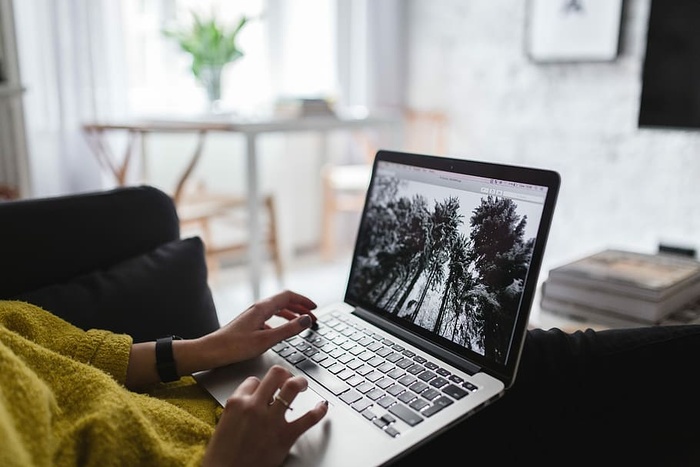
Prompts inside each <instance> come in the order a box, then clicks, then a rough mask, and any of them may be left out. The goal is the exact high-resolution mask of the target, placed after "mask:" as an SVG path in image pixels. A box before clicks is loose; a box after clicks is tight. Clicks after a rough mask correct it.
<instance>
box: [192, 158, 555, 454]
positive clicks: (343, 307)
mask: <svg viewBox="0 0 700 467" xmlns="http://www.w3.org/2000/svg"><path fill="white" fill-rule="evenodd" d="M559 185H560V177H559V175H558V174H557V173H556V172H554V171H551V170H545V169H538V168H532V167H519V166H513V165H502V164H496V163H489V162H479V161H470V160H463V159H457V158H451V157H443V156H435V155H424V154H411V153H405V152H396V151H388V150H380V151H378V152H377V154H376V156H375V159H374V163H373V166H372V175H371V179H370V184H369V189H368V192H367V196H366V201H365V206H364V209H363V212H362V217H361V220H360V226H359V230H358V233H357V238H356V243H355V249H354V252H353V257H352V261H351V267H350V272H349V277H348V281H347V285H346V291H345V297H344V299H343V300H342V301H338V303H333V304H329V305H326V306H322V307H319V309H318V310H316V311H315V314H316V316H317V317H318V322H317V326H314V328H312V329H307V330H305V331H303V332H302V333H301V334H299V335H297V336H294V337H292V338H290V339H288V340H286V341H283V342H281V343H279V344H278V345H276V346H275V347H274V348H272V349H270V350H269V351H267V352H266V353H265V354H263V355H262V356H260V357H258V358H255V359H253V360H249V361H246V362H241V363H238V364H234V365H230V366H227V367H223V368H217V369H214V370H210V371H206V372H201V373H198V374H196V375H195V378H196V379H197V380H198V382H199V383H200V384H201V385H203V386H204V388H206V389H207V390H208V391H209V392H210V393H211V394H212V395H213V396H214V397H215V398H216V399H217V400H218V401H219V403H221V404H222V405H224V404H225V402H226V398H227V397H228V396H229V395H230V394H231V393H232V392H233V390H234V388H235V387H236V386H237V385H238V384H239V383H240V382H241V381H243V380H244V379H245V378H246V377H247V376H249V375H252V374H255V375H258V376H260V377H262V376H263V375H264V374H265V372H266V371H267V369H268V368H269V367H270V366H271V365H272V364H281V365H283V366H285V367H287V368H288V369H289V370H290V371H291V372H292V373H294V374H298V375H303V376H305V377H306V378H307V380H308V381H309V388H308V389H307V390H306V391H304V392H302V393H300V394H299V395H298V396H297V397H296V399H295V400H294V401H293V402H292V404H291V406H292V407H293V408H294V410H291V411H287V412H286V413H287V417H288V419H289V420H291V419H293V418H294V417H297V416H299V415H301V414H302V413H303V412H305V411H306V410H307V409H308V408H311V407H313V406H315V405H316V403H317V402H318V401H320V400H322V399H325V400H327V401H329V411H328V414H327V415H326V417H325V418H324V419H323V420H322V421H321V422H320V423H319V424H318V425H316V426H314V427H312V428H311V429H310V430H309V431H308V432H306V433H305V434H304V435H302V437H301V438H300V439H299V440H298V441H297V442H296V443H295V445H294V446H293V448H292V450H291V452H290V455H289V457H288V458H287V460H286V465H304V466H312V465H313V466H333V467H342V466H358V465H385V464H390V463H391V462H392V461H396V460H398V459H401V458H403V457H405V456H410V453H411V451H412V450H413V449H415V448H417V447H418V446H420V445H422V444H423V443H425V442H427V441H428V440H430V439H432V438H433V437H435V436H437V435H439V434H440V433H441V432H443V431H445V430H448V429H450V427H452V426H454V425H455V424H457V423H459V422H461V421H463V420H464V419H465V418H467V417H469V416H470V415H471V414H474V413H475V412H476V411H478V410H481V409H483V408H484V407H487V406H488V405H489V404H491V403H494V402H495V401H497V400H498V399H499V398H500V397H501V396H502V395H503V394H504V393H505V391H507V390H508V388H509V387H510V386H511V385H512V384H513V382H514V380H515V377H516V373H517V369H518V362H519V359H520V354H521V351H522V346H523V342H524V337H525V332H526V329H527V323H528V318H529V314H530V308H531V305H532V302H533V296H534V293H535V290H536V285H537V277H538V273H539V270H540V265H541V262H542V257H543V254H544V250H545V244H546V241H547V237H548V234H549V229H550V224H551V221H552V216H553V213H554V207H555V203H556V199H557V195H558V192H559ZM312 298H313V297H312Z"/></svg>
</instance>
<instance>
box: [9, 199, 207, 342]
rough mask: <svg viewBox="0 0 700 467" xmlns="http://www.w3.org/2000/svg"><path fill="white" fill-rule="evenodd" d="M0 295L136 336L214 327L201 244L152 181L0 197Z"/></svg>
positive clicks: (87, 325) (187, 333) (187, 334)
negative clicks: (185, 231) (184, 230)
mask: <svg viewBox="0 0 700 467" xmlns="http://www.w3.org/2000/svg"><path fill="white" fill-rule="evenodd" d="M0 226H2V227H1V228H0V258H2V268H0V299H16V300H24V301H27V302H30V303H33V304H35V305H39V306H41V307H42V308H44V309H46V310H48V311H50V312H52V313H53V314H55V315H58V316H60V317H61V318H63V319H65V320H66V321H68V322H70V323H72V324H74V325H76V326H78V327H80V328H82V329H85V330H87V329H91V328H99V329H108V330H110V331H114V332H118V333H125V334H129V335H131V336H132V337H133V339H134V341H135V342H143V341H149V340H155V339H157V338H159V337H163V336H167V335H178V336H181V337H183V338H195V337H199V336H201V335H204V334H207V333H209V332H211V331H213V330H215V329H218V327H219V325H220V324H219V320H218V316H217V313H216V307H215V304H214V300H213V297H212V293H211V290H210V288H209V285H208V282H207V266H206V261H205V254H204V245H203V243H202V240H201V239H200V238H199V237H190V238H181V235H180V223H179V219H178V215H177V212H176V210H175V205H174V202H173V200H172V199H171V198H170V197H169V196H168V195H167V194H165V193H164V192H162V191H160V190H159V189H157V188H154V187H151V186H133V187H120V188H116V189H112V190H106V191H99V192H85V193H79V194H71V195H63V196H55V197H46V198H35V199H21V200H10V201H0Z"/></svg>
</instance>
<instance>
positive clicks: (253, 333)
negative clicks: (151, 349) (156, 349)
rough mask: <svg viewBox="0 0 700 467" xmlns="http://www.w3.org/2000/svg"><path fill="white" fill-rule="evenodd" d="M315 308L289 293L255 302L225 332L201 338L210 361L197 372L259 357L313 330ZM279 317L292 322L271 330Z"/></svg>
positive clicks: (301, 297) (226, 326) (307, 301)
mask: <svg viewBox="0 0 700 467" xmlns="http://www.w3.org/2000/svg"><path fill="white" fill-rule="evenodd" d="M315 308H316V304H315V303H314V302H313V301H311V300H310V299H309V298H307V297H305V296H303V295H300V294H297V293H294V292H291V291H288V290H287V291H284V292H281V293H279V294H277V295H273V296H272V297H269V298H266V299H264V300H261V301H259V302H257V303H254V304H253V305H252V306H250V307H249V308H248V309H247V310H245V311H243V312H242V313H241V314H240V315H238V316H237V317H236V318H234V319H233V320H231V321H230V322H229V323H228V324H226V325H225V326H223V327H222V328H221V329H218V330H217V331H214V332H212V333H211V334H208V335H207V336H204V337H202V338H201V341H202V342H201V343H200V344H199V347H200V351H201V352H203V353H204V355H202V356H203V357H204V356H206V360H205V361H203V362H202V364H201V365H198V366H199V367H200V368H197V369H198V370H205V369H210V368H215V367H219V366H224V365H228V364H230V363H235V362H240V361H243V360H248V359H250V358H253V357H257V356H258V355H260V354H262V353H263V352H265V351H266V350H267V349H269V348H270V347H272V346H273V345H275V344H277V343H278V342H280V341H282V340H284V339H286V338H288V337H291V336H293V335H295V334H299V333H300V332H301V331H303V330H304V329H306V328H308V327H310V326H311V324H312V323H313V322H314V321H315V320H316V317H315V316H314V315H313V313H312V310H314V309H315ZM275 315H276V316H280V317H282V318H286V319H287V320H288V322H286V323H283V324H280V325H279V326H277V327H270V326H269V325H268V324H267V322H268V320H269V319H270V318H272V317H273V316H275ZM176 361H177V355H176Z"/></svg>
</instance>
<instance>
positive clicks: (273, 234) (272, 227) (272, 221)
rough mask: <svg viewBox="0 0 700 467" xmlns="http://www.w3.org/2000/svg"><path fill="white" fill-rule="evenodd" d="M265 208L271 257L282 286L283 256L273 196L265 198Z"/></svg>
mask: <svg viewBox="0 0 700 467" xmlns="http://www.w3.org/2000/svg"><path fill="white" fill-rule="evenodd" d="M265 207H266V209H267V216H268V224H269V226H268V228H269V233H268V240H267V243H268V247H269V250H270V256H272V260H273V262H274V263H275V272H276V273H277V279H278V280H279V282H280V284H281V283H282V279H283V274H284V268H283V265H282V254H281V252H280V245H279V241H278V240H277V218H276V215H275V200H274V198H273V197H272V196H267V197H265Z"/></svg>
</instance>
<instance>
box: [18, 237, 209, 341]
mask: <svg viewBox="0 0 700 467" xmlns="http://www.w3.org/2000/svg"><path fill="white" fill-rule="evenodd" d="M13 298H15V299H17V300H24V301H27V302H30V303H32V304H35V305H38V306H40V307H42V308H44V309H45V310H48V311H50V312H52V313H54V314H56V315H58V316H60V317H61V318H63V319H65V320H66V321H68V322H70V323H72V324H74V325H75V326H78V327H80V328H82V329H85V330H87V329H91V328H97V329H108V330H110V331H113V332H117V333H125V334H129V335H131V336H132V337H133V339H134V342H143V341H150V340H155V339H157V338H159V337H164V336H168V335H178V336H181V337H183V338H195V337H199V336H202V335H204V334H207V333H209V332H211V331H213V330H215V329H218V328H219V321H218V318H217V314H216V308H215V306H214V301H213V298H212V294H211V290H210V289H209V285H208V283H207V266H206V261H205V255H204V244H203V243H202V240H201V239H200V238H199V237H191V238H187V239H178V240H175V241H171V242H169V243H165V244H163V245H162V246H160V247H158V248H156V249H154V250H152V251H151V252H149V253H146V254H143V255H140V256H136V257H133V258H130V259H128V260H125V261H122V262H120V263H117V264H115V265H113V266H111V267H109V268H106V269H101V270H96V271H94V272H91V273H88V274H84V275H81V276H78V277H76V278H74V279H71V280H70V281H68V282H63V283H58V284H53V285H49V286H45V287H42V288H39V289H36V290H33V291H30V292H24V293H21V294H19V295H17V296H15V297H13Z"/></svg>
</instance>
